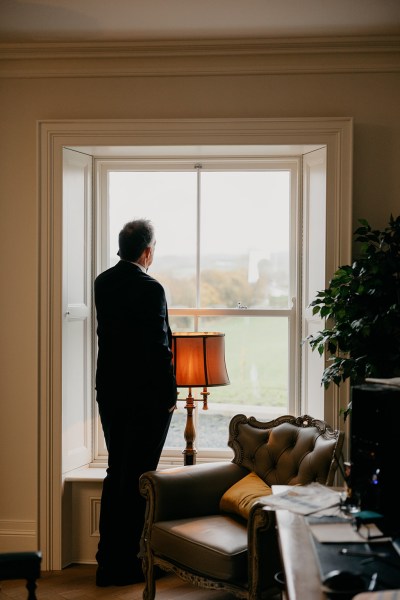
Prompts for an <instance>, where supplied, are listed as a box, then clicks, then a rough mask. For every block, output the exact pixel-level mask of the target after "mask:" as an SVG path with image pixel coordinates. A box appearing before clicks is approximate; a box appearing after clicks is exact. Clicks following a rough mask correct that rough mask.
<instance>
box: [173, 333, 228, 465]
mask: <svg viewBox="0 0 400 600" xmlns="http://www.w3.org/2000/svg"><path fill="white" fill-rule="evenodd" d="M172 351H173V354H174V358H173V361H174V372H175V377H176V384H177V386H178V387H187V388H189V393H188V396H187V398H186V405H185V409H186V411H187V416H186V426H185V432H184V436H185V440H186V448H185V449H184V450H183V452H182V454H183V455H184V464H185V465H194V464H195V463H196V454H197V450H196V449H195V447H194V440H195V438H196V432H195V428H194V424H193V410H194V408H195V401H196V400H195V399H194V398H193V396H192V388H193V387H201V388H203V391H202V392H200V393H201V395H202V396H203V400H202V401H203V410H207V409H208V402H207V397H208V396H209V392H208V391H207V388H208V387H213V386H217V385H228V384H229V377H228V373H227V370H226V364H225V334H224V333H219V332H209V331H206V332H196V331H190V332H179V333H175V332H174V333H173V334H172Z"/></svg>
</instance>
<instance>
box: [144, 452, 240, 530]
mask: <svg viewBox="0 0 400 600" xmlns="http://www.w3.org/2000/svg"><path fill="white" fill-rule="evenodd" d="M247 474H248V470H247V469H246V468H244V467H240V466H238V465H236V464H234V463H232V462H213V463H202V464H198V465H187V466H184V467H175V468H172V469H163V470H160V471H147V472H146V473H143V475H142V476H141V477H140V480H139V488H140V492H141V494H142V496H144V497H145V498H146V499H147V504H148V506H147V511H146V512H147V513H150V514H148V517H150V519H151V521H152V522H157V521H170V520H173V519H185V518H188V517H191V516H204V515H209V514H216V513H218V512H219V501H220V499H221V496H222V495H223V494H224V492H225V491H226V490H227V489H228V488H229V487H231V485H233V484H234V483H236V482H237V481H239V479H242V478H243V477H244V476H245V475H247Z"/></svg>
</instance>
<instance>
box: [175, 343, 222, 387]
mask: <svg viewBox="0 0 400 600" xmlns="http://www.w3.org/2000/svg"><path fill="white" fill-rule="evenodd" d="M172 351H173V354H174V359H173V360H174V372H175V377H176V383H177V386H178V387H212V386H216V385H228V384H229V377H228V373H227V370H226V364H225V334H224V333H218V332H209V331H207V332H195V331H193V332H192V331H191V332H179V333H173V334H172Z"/></svg>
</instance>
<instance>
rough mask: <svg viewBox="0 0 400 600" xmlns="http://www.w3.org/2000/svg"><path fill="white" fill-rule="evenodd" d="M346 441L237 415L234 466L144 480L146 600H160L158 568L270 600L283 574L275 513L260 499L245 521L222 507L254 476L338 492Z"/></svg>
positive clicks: (306, 422)
mask: <svg viewBox="0 0 400 600" xmlns="http://www.w3.org/2000/svg"><path fill="white" fill-rule="evenodd" d="M343 438H344V434H343V432H341V431H339V430H335V431H334V430H332V429H331V428H330V427H329V425H327V424H326V423H325V422H324V421H320V420H316V419H313V418H312V417H310V416H309V415H304V416H301V417H294V416H290V415H287V416H282V417H279V418H277V419H275V420H273V421H269V422H261V421H258V420H256V419H255V418H254V417H249V418H248V417H246V416H245V415H236V416H234V417H233V418H232V420H231V422H230V425H229V440H228V445H229V446H230V447H231V448H232V449H233V451H234V458H233V459H232V461H231V462H229V461H225V462H214V463H203V464H198V465H191V466H183V467H176V468H172V469H165V470H160V471H150V472H147V473H144V474H143V475H142V476H141V478H140V490H141V493H142V495H143V496H144V497H145V498H146V517H145V525H144V529H143V535H142V541H141V552H140V555H141V558H142V564H143V572H144V574H145V580H146V581H145V588H144V592H143V598H144V600H153V598H154V597H155V592H156V589H155V578H154V566H155V565H158V566H159V567H161V568H162V569H164V570H167V571H173V572H174V573H175V574H177V575H178V576H179V577H181V578H182V579H184V580H185V581H189V582H191V583H193V584H196V585H198V586H200V587H204V588H211V589H224V590H226V591H228V592H230V593H232V594H234V595H235V596H237V597H240V598H248V599H249V600H260V599H262V598H272V597H273V596H274V595H275V594H276V593H277V588H276V584H275V580H274V575H275V574H276V573H277V572H278V571H279V570H280V569H281V565H280V557H279V548H278V540H277V536H276V530H275V513H274V512H273V511H266V510H263V509H262V506H263V504H262V499H260V500H257V501H255V503H254V504H253V505H252V508H251V510H250V514H249V518H248V520H246V519H244V518H242V517H240V516H237V515H233V514H228V513H223V512H221V510H220V499H221V497H222V495H223V494H224V493H225V492H226V490H227V489H228V488H230V487H231V486H232V485H233V484H235V483H236V482H237V481H239V480H240V479H242V478H243V477H245V476H246V475H248V474H249V473H250V472H255V473H256V474H257V475H258V476H259V477H260V478H261V479H262V480H263V481H264V482H266V483H267V484H268V485H270V486H272V485H275V484H278V485H296V484H303V485H304V484H307V483H311V482H314V481H316V482H319V483H321V484H323V485H332V484H333V481H334V476H335V472H336V469H337V466H338V460H339V456H340V453H341V449H342V446H343Z"/></svg>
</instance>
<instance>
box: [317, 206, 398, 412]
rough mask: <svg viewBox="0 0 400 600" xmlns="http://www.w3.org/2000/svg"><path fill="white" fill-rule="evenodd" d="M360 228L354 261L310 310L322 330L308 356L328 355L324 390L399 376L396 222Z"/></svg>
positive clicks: (320, 293) (392, 220)
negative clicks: (314, 352) (321, 320)
mask: <svg viewBox="0 0 400 600" xmlns="http://www.w3.org/2000/svg"><path fill="white" fill-rule="evenodd" d="M359 222H360V224H361V226H360V227H359V228H358V229H356V231H355V232H354V235H355V242H357V243H358V244H360V247H359V256H358V258H357V259H356V260H355V261H354V262H353V264H352V265H345V266H342V267H340V268H339V269H338V270H337V271H336V272H335V273H334V275H333V277H332V279H331V281H330V282H329V285H328V287H327V288H326V289H325V290H323V291H320V292H318V293H317V296H316V298H315V300H314V301H313V302H311V304H310V306H311V307H312V311H313V314H314V315H315V314H319V315H320V316H321V317H322V318H324V319H325V328H324V329H323V330H321V331H318V332H317V333H315V334H312V335H310V336H308V337H307V341H308V342H309V344H310V345H311V348H312V350H318V352H319V353H320V354H321V355H322V354H323V353H324V352H326V353H327V357H328V359H327V363H328V364H327V366H326V368H325V370H324V372H323V377H322V383H323V385H324V387H325V388H328V387H329V385H330V384H331V383H334V384H336V385H340V384H341V383H342V382H343V381H345V380H346V379H348V378H349V379H350V383H351V384H352V385H356V384H359V383H362V382H363V381H364V380H365V378H366V377H376V378H390V377H397V376H399V375H400V216H399V217H397V218H396V219H395V218H393V216H391V217H390V220H389V225H388V226H387V227H386V228H384V229H383V230H376V229H372V228H371V227H370V225H369V223H368V222H367V221H366V220H365V219H360V221H359ZM347 412H348V411H347ZM345 416H346V415H345Z"/></svg>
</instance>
